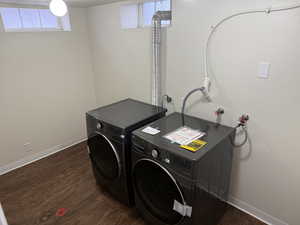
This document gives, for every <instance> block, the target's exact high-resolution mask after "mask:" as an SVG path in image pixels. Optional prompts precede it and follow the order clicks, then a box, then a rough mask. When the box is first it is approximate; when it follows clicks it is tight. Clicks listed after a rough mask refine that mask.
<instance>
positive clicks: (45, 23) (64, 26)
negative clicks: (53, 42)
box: [0, 8, 71, 32]
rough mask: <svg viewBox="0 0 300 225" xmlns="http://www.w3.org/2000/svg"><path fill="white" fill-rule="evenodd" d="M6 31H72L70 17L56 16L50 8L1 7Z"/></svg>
mask: <svg viewBox="0 0 300 225" xmlns="http://www.w3.org/2000/svg"><path fill="white" fill-rule="evenodd" d="M0 14H1V18H2V23H3V26H4V30H5V32H34V31H71V25H70V18H69V15H68V14H67V15H66V16H64V17H61V18H60V17H56V16H54V15H53V14H52V13H51V12H50V10H49V9H31V8H0Z"/></svg>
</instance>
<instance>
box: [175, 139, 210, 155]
mask: <svg viewBox="0 0 300 225" xmlns="http://www.w3.org/2000/svg"><path fill="white" fill-rule="evenodd" d="M206 144H207V142H205V141H202V140H194V141H192V142H191V143H189V144H188V145H180V147H181V148H184V149H186V150H189V151H191V152H196V151H198V150H199V149H201V148H202V147H203V146H205V145H206Z"/></svg>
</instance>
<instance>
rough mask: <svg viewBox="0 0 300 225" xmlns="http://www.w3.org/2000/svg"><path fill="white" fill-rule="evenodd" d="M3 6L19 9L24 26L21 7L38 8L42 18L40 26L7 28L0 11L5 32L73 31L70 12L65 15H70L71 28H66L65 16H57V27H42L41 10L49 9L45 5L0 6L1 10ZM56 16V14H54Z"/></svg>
mask: <svg viewBox="0 0 300 225" xmlns="http://www.w3.org/2000/svg"><path fill="white" fill-rule="evenodd" d="M2 8H4V9H5V8H14V9H18V16H19V18H20V22H21V24H22V26H23V20H22V15H21V9H37V10H38V13H39V20H40V27H39V28H24V27H21V28H6V27H5V24H4V20H3V16H2V14H1V12H0V21H1V25H2V28H3V32H5V33H26V32H70V31H72V28H71V21H70V20H71V18H70V14H69V12H68V13H67V14H66V15H65V17H68V20H69V23H70V27H69V28H64V26H63V19H64V17H56V16H55V17H56V20H57V25H58V26H57V28H43V27H42V23H41V16H40V10H45V9H47V10H49V9H48V8H46V7H45V8H43V7H36V8H33V7H13V6H7V7H5V6H0V10H1V9H2ZM53 16H54V15H53Z"/></svg>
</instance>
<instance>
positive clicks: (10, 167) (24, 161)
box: [0, 138, 87, 176]
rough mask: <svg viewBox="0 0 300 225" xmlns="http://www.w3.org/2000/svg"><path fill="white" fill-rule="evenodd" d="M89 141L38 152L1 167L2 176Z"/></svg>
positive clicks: (0, 173)
mask: <svg viewBox="0 0 300 225" xmlns="http://www.w3.org/2000/svg"><path fill="white" fill-rule="evenodd" d="M86 140H87V139H86V138H84V139H82V140H78V141H72V142H68V143H65V144H61V145H57V146H54V147H52V148H49V149H47V150H45V151H42V152H38V153H35V154H33V155H30V156H27V157H25V158H23V159H20V160H18V161H15V162H12V163H9V164H7V165H4V166H1V167H0V176H1V175H3V174H5V173H8V172H10V171H12V170H15V169H18V168H20V167H23V166H26V165H28V164H30V163H33V162H35V161H38V160H40V159H42V158H45V157H47V156H50V155H53V154H55V153H57V152H60V151H62V150H65V149H67V148H70V147H72V146H74V145H77V144H79V143H81V142H83V141H86Z"/></svg>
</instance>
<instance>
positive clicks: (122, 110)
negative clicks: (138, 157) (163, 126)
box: [86, 99, 166, 205]
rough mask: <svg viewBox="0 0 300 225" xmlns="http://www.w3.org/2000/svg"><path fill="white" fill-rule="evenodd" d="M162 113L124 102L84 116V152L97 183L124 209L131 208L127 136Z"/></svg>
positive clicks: (133, 102) (151, 107) (152, 107)
mask: <svg viewBox="0 0 300 225" xmlns="http://www.w3.org/2000/svg"><path fill="white" fill-rule="evenodd" d="M165 113H166V110H165V109H163V108H161V107H157V106H153V105H149V104H146V103H143V102H139V101H136V100H132V99H126V100H123V101H120V102H117V103H114V104H111V105H108V106H104V107H101V108H98V109H95V110H92V111H90V112H88V113H87V114H86V122H87V133H88V150H89V156H90V159H91V162H92V167H93V172H94V175H95V178H96V180H97V183H98V184H100V185H101V186H102V187H104V188H105V189H106V190H107V191H109V192H110V193H111V194H112V195H113V196H114V197H115V198H116V199H118V200H120V201H121V202H123V203H125V204H127V205H132V204H133V190H132V186H131V181H130V177H131V176H130V174H131V173H130V170H131V168H130V167H131V164H130V161H131V158H130V155H131V154H130V150H131V148H130V143H131V140H130V139H131V132H132V131H133V130H135V129H137V128H139V127H141V126H144V125H146V124H147V123H151V122H153V121H155V120H157V119H159V118H161V117H163V116H164V115H165Z"/></svg>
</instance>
